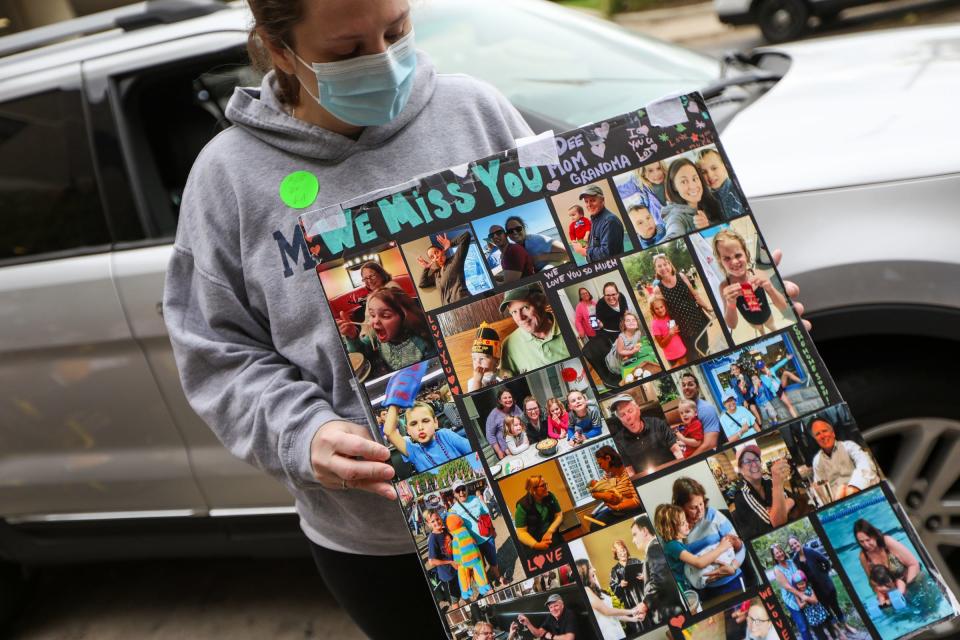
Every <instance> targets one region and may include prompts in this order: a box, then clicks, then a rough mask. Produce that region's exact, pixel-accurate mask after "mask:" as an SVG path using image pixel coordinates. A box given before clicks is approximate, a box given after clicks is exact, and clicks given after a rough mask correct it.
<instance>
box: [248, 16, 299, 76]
mask: <svg viewBox="0 0 960 640" xmlns="http://www.w3.org/2000/svg"><path fill="white" fill-rule="evenodd" d="M257 38H258V39H259V40H260V42H261V43H262V44H263V48H264V49H265V50H266V52H267V54H268V55H269V56H270V62H272V63H273V66H274V68H276V69H280V71H283V72H284V73H288V74H290V75H296V72H297V69H296V66H297V60H296V57H295V56H294V55H293V52H292V51H290V50H289V49H287V47H285V46H284V45H283V43H280V42H275V41H273V40H271V39H270V38H268V37H267V35H266V34H265V33H264V32H263V30H262V29H260V28H258V29H257Z"/></svg>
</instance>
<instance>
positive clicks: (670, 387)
mask: <svg viewBox="0 0 960 640" xmlns="http://www.w3.org/2000/svg"><path fill="white" fill-rule="evenodd" d="M657 397H658V399H659V400H660V404H666V403H668V402H670V401H671V400H676V399H677V398H679V397H680V392H679V391H678V390H677V385H676V384H675V383H674V382H673V378H672V377H670V376H663V377H662V378H660V379H659V380H658V381H657Z"/></svg>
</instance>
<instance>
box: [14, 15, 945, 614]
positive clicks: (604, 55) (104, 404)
mask: <svg viewBox="0 0 960 640" xmlns="http://www.w3.org/2000/svg"><path fill="white" fill-rule="evenodd" d="M187 5H188V7H190V9H189V10H187V11H183V12H181V13H178V14H176V15H167V16H158V12H162V11H163V8H162V6H161V5H159V3H158V5H157V6H152V5H147V8H146V9H144V7H143V6H142V5H136V6H133V7H128V8H124V9H120V10H117V11H114V12H110V13H107V14H100V15H98V16H92V17H88V18H84V19H82V20H80V21H73V22H67V23H61V24H58V25H53V26H52V27H47V28H43V29H38V30H35V31H31V32H26V33H23V34H16V35H13V36H7V37H4V38H0V202H2V203H3V206H2V209H0V211H2V215H3V225H2V227H0V229H2V231H0V237H2V238H3V242H2V244H0V315H2V317H3V323H2V325H0V327H2V328H0V389H3V394H2V397H3V401H2V402H0V558H4V559H6V560H7V562H8V563H19V564H30V563H36V562H56V561H58V560H61V559H74V560H75V559H78V558H85V559H95V558H104V557H118V556H124V557H130V556H138V555H139V556H144V555H156V554H161V553H162V554H167V555H169V554H172V553H177V554H184V553H198V554H210V553H237V552H244V553H256V552H262V551H264V550H266V549H276V548H277V545H270V544H268V542H269V541H271V540H272V541H278V540H279V541H281V544H286V548H287V549H291V548H292V549H298V550H299V549H300V548H301V547H299V546H297V545H296V544H294V545H290V544H287V543H286V541H289V540H301V541H302V537H301V536H300V534H299V533H298V531H297V528H296V523H297V518H296V516H295V514H294V512H293V509H292V506H291V504H290V502H291V501H290V496H289V495H288V494H287V493H286V492H285V491H284V490H283V489H282V488H281V487H280V486H279V485H278V484H276V483H275V482H273V481H272V480H271V479H269V478H268V477H266V476H265V475H264V474H262V473H260V472H258V471H256V470H255V469H252V468H251V467H249V466H247V465H245V464H244V463H242V462H240V461H238V460H236V459H234V458H233V457H231V455H230V454H229V453H228V452H227V451H226V450H225V449H224V448H223V447H222V446H221V445H220V443H219V442H218V441H217V440H216V438H215V437H214V436H213V434H212V433H211V431H210V430H209V429H208V428H207V427H206V426H205V425H204V424H203V423H202V422H201V421H200V420H199V418H197V416H196V415H195V414H194V413H193V411H192V410H191V409H190V407H189V405H188V404H187V402H186V400H185V398H184V397H183V394H182V391H181V388H180V382H179V379H178V376H177V372H176V367H175V365H174V361H173V357H172V353H171V350H170V345H169V341H168V338H167V335H166V332H165V329H164V324H163V320H162V317H161V312H162V309H161V308H160V301H161V300H162V297H163V296H162V286H163V281H164V269H165V267H166V264H167V261H168V258H169V255H170V251H171V242H172V238H173V234H174V231H175V229H176V222H177V210H178V206H179V199H180V194H181V191H182V188H183V185H184V183H185V180H186V175H187V172H188V171H189V168H190V166H191V164H192V163H193V159H194V157H195V156H196V153H197V152H198V151H199V149H200V148H201V147H202V146H203V145H204V144H205V143H206V142H207V141H208V140H209V139H210V137H212V136H213V135H214V134H215V133H216V132H217V131H218V130H219V129H220V128H222V127H223V126H226V122H225V119H224V117H223V108H224V106H225V103H226V100H227V99H228V97H229V95H230V94H231V92H232V90H233V87H234V86H235V85H237V84H238V83H242V84H250V83H255V82H257V78H256V75H255V74H254V73H253V72H252V71H251V69H250V68H249V65H248V62H247V61H246V58H245V56H244V53H243V47H244V44H245V41H246V29H247V28H248V25H249V23H250V17H249V15H248V13H247V10H246V8H245V7H244V5H243V4H241V3H237V4H233V5H230V6H228V7H226V8H225V7H224V6H223V5H220V3H217V2H212V1H211V2H205V1H204V0H195V1H194V2H191V3H187ZM144 11H146V12H147V13H144ZM161 17H163V18H165V19H160V18H161ZM160 22H168V23H169V24H158V23H160ZM416 29H417V38H418V42H419V44H420V46H421V47H422V48H424V49H425V50H426V51H427V52H428V53H429V55H431V56H432V57H433V59H434V61H435V62H436V64H437V65H438V67H439V68H440V69H441V70H442V71H450V72H466V73H470V74H473V75H475V76H478V77H480V78H483V79H486V80H488V81H489V82H491V83H493V84H495V85H496V86H498V87H499V88H500V90H501V91H503V92H504V93H505V94H506V95H507V97H509V98H510V100H511V101H512V102H513V103H514V104H515V105H516V106H517V107H518V108H519V109H520V110H521V111H522V112H523V114H524V115H525V117H526V118H527V119H528V121H529V122H530V123H531V125H532V126H533V127H534V128H535V129H538V130H545V129H550V128H552V129H554V130H556V131H561V130H564V129H567V128H570V127H573V126H578V125H581V124H584V123H586V122H589V121H596V120H600V119H603V118H607V117H610V116H613V115H616V114H618V113H622V112H625V111H628V110H631V109H635V108H637V107H638V106H641V105H644V104H646V103H648V102H650V101H651V100H653V99H655V98H657V97H659V96H662V95H664V94H668V93H678V92H687V91H691V90H695V89H701V90H703V91H704V94H705V95H706V96H707V97H708V98H709V101H710V104H711V111H712V113H713V114H714V117H715V120H716V122H717V123H718V125H719V126H720V127H721V130H722V136H721V140H722V142H723V144H724V146H725V148H726V150H727V151H728V153H729V155H730V157H731V158H732V162H733V167H734V169H735V171H736V174H737V176H738V177H739V179H740V181H741V183H742V185H743V187H744V189H745V191H746V193H747V195H748V197H749V199H750V204H751V206H752V207H753V209H754V211H755V213H756V215H757V217H758V218H759V220H760V224H761V227H762V229H763V232H764V234H765V236H766V238H767V240H768V242H769V243H770V244H771V245H772V246H774V247H777V246H779V247H781V248H782V249H783V251H784V254H785V258H784V263H783V272H784V274H785V275H787V276H789V277H791V278H793V279H794V280H795V281H797V282H798V283H799V284H800V285H801V287H802V289H803V294H802V296H801V299H802V300H803V302H804V303H805V304H806V306H807V317H809V318H811V319H812V320H813V322H814V325H815V330H814V334H813V335H814V338H815V339H816V340H817V345H818V347H819V349H820V350H821V352H822V354H823V356H824V358H825V360H826V362H827V364H828V366H829V368H830V370H831V373H832V374H833V375H834V377H835V378H836V379H837V382H838V384H839V386H840V389H841V392H842V393H843V395H844V397H845V399H846V400H847V401H849V403H850V405H851V406H852V409H853V412H854V415H855V416H856V417H857V419H858V420H859V422H860V424H861V427H862V428H863V429H864V430H865V431H866V435H867V437H868V439H870V440H871V441H872V442H873V443H874V448H875V453H876V454H877V456H878V459H879V460H880V462H881V464H882V465H883V467H884V468H885V470H886V471H887V473H888V474H889V476H890V477H891V478H892V479H893V481H894V483H895V485H896V488H897V492H898V494H899V495H900V497H901V499H902V500H903V501H904V503H905V504H906V505H907V507H908V509H909V512H910V516H911V518H912V519H913V521H914V522H915V524H916V525H917V526H918V528H919V529H920V532H921V535H922V536H923V537H924V539H925V541H926V542H927V545H928V549H929V550H930V552H931V554H932V555H933V556H934V560H935V561H936V562H937V564H938V565H939V566H941V567H950V568H951V569H955V568H956V565H957V559H958V556H957V553H958V549H960V528H958V527H957V520H958V518H960V494H958V492H957V490H956V489H955V488H954V485H955V483H957V480H958V478H960V465H956V464H946V463H947V462H948V461H952V460H953V459H956V454H960V408H958V407H960V405H957V403H955V402H954V401H953V398H952V394H953V393H955V389H954V387H955V384H956V381H957V379H958V378H957V375H956V373H955V370H954V366H955V365H954V362H955V361H956V360H957V358H958V356H960V284H958V283H960V258H958V255H960V252H958V250H957V248H956V244H957V242H958V241H960V216H958V215H957V213H958V212H957V202H958V200H960V154H958V153H957V152H956V148H957V144H956V140H957V137H958V136H957V133H956V130H955V129H954V128H953V127H954V126H955V125H954V123H953V120H954V117H953V112H954V111H956V109H957V107H956V104H955V100H956V97H957V96H960V54H958V52H960V48H958V45H957V43H958V42H960V26H947V27H937V28H914V29H909V30H904V31H893V32H878V33H872V34H869V35H864V36H848V37H844V38H836V39H825V40H819V41H817V42H812V43H807V44H798V45H792V46H789V47H783V48H779V49H765V50H761V51H759V52H755V53H753V54H750V55H747V56H742V57H740V58H739V59H734V60H730V61H728V62H726V63H721V62H719V61H717V60H714V59H712V58H708V57H705V56H702V55H699V54H696V53H692V52H689V51H685V50H683V49H680V48H677V47H674V46H671V45H667V44H664V43H661V42H658V41H656V40H652V39H648V38H643V37H640V36H637V35H634V34H632V33H629V32H626V31H624V30H622V29H620V28H618V27H615V26H613V25H611V24H610V23H607V22H603V21H600V20H594V19H591V18H589V17H587V16H584V15H582V14H580V13H576V12H572V11H569V10H565V9H563V8H560V7H557V6H555V5H553V4H552V3H550V2H546V1H540V0H509V1H507V0H484V1H483V2H477V1H473V2H468V1H467V0H431V2H429V3H424V4H423V6H421V7H420V8H419V9H418V12H417V14H416ZM65 37H70V39H67V40H63V41H59V40H62V39H63V38H65ZM298 233H299V230H298V228H297V227H295V226H294V224H291V226H290V228H289V229H282V230H278V231H277V233H276V234H275V237H274V239H275V240H276V242H277V260H278V264H281V263H282V265H283V266H284V267H285V268H286V269H288V270H289V271H290V273H291V277H301V278H303V279H304V282H306V281H307V278H315V275H314V272H313V264H312V260H311V258H310V257H309V253H308V252H307V250H306V246H305V244H304V243H303V238H302V235H298ZM300 544H301V545H302V542H301V543H300ZM16 575H17V572H16V570H11V565H10V564H8V565H6V566H5V565H3V564H2V563H0V609H2V608H3V606H5V605H8V604H10V603H11V602H12V600H13V599H12V598H9V597H5V596H4V592H3V589H4V586H3V582H4V581H5V580H6V581H9V580H12V579H13V578H14V577H15V576H16ZM947 578H948V581H949V582H951V586H953V587H954V591H955V592H960V591H958V589H957V584H956V582H955V580H954V578H953V576H952V575H950V576H947ZM7 588H8V589H9V587H7ZM0 613H2V612H0Z"/></svg>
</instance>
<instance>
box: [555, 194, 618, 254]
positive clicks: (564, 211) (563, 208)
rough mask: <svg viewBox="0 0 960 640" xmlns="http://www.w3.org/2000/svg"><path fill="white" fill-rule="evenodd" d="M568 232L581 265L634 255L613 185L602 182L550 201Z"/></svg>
mask: <svg viewBox="0 0 960 640" xmlns="http://www.w3.org/2000/svg"><path fill="white" fill-rule="evenodd" d="M550 200H551V202H552V204H553V209H554V210H555V211H556V212H557V217H558V218H559V219H561V220H566V221H567V228H566V229H564V231H565V232H566V233H565V236H566V240H567V243H568V244H569V246H570V249H571V255H572V256H573V259H574V261H575V262H576V263H577V264H578V265H582V264H586V263H588V262H597V261H598V260H605V259H606V258H613V257H616V256H619V255H621V254H623V253H624V252H629V251H633V241H632V240H630V236H629V234H628V233H627V232H626V228H625V227H624V225H623V212H622V211H620V208H619V205H618V203H617V199H616V197H614V191H613V189H611V186H610V183H609V182H607V181H606V180H600V181H598V182H593V183H590V184H585V185H583V186H581V187H578V188H577V189H572V190H570V191H566V192H564V193H560V194H558V195H555V196H551V198H550Z"/></svg>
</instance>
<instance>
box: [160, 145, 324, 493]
mask: <svg viewBox="0 0 960 640" xmlns="http://www.w3.org/2000/svg"><path fill="white" fill-rule="evenodd" d="M202 158H203V154H201V160H198V163H197V165H196V166H195V169H194V171H193V172H192V174H191V177H190V181H189V182H188V185H187V188H186V189H185V192H184V199H183V204H182V207H181V213H180V223H179V225H178V229H177V240H176V243H175V245H174V250H173V254H172V256H171V259H170V264H169V266H168V268H167V276H166V285H165V290H164V300H163V311H164V320H165V322H166V325H167V331H168V332H169V334H170V341H171V343H172V345H173V352H174V356H175V357H176V362H177V368H178V369H179V372H180V380H181V383H182V385H183V390H184V392H185V394H186V397H187V399H188V400H189V402H190V405H191V406H192V407H193V409H194V411H196V412H197V413H198V414H199V415H200V417H201V418H203V420H204V421H205V422H206V423H207V424H208V425H209V426H210V428H211V429H212V430H213V431H214V433H215V434H216V435H217V437H218V438H219V439H220V441H221V442H223V444H224V445H225V446H226V447H227V448H228V449H229V450H230V452H231V453H233V454H234V455H235V456H237V457H239V458H241V459H243V460H245V461H247V462H249V463H251V464H253V465H255V466H257V467H259V468H260V469H263V470H264V471H266V472H267V473H269V474H270V475H272V476H274V477H276V478H278V479H280V480H284V479H288V480H289V481H290V482H292V483H293V484H294V485H296V486H301V487H304V486H306V485H309V484H311V483H313V484H318V483H317V481H316V479H315V478H314V476H313V472H312V469H311V465H310V443H311V440H312V438H313V435H314V433H316V430H317V429H318V428H319V427H320V426H321V425H323V424H325V423H327V422H329V421H331V420H336V419H339V418H340V416H338V415H337V413H336V412H335V411H334V410H333V408H332V407H331V405H330V402H329V399H328V396H327V394H325V391H324V389H323V388H322V387H321V386H320V385H318V384H316V383H314V382H312V381H308V380H305V379H303V376H302V374H301V371H300V369H299V368H298V367H296V366H294V365H293V364H291V363H290V362H289V361H287V360H286V359H285V358H284V357H283V356H281V355H280V354H279V353H277V350H276V349H275V348H274V347H273V344H272V340H271V334H270V327H269V325H268V323H267V321H266V318H265V317H263V315H262V314H260V313H258V312H257V311H256V310H254V309H252V308H251V306H250V305H249V304H248V302H247V296H246V292H245V288H244V286H243V272H242V267H241V264H240V258H239V256H240V250H239V235H238V234H239V232H238V231H237V227H238V226H239V225H238V223H237V212H236V210H231V208H233V207H236V206H237V205H236V201H235V200H234V199H233V198H231V197H230V195H229V194H230V191H229V183H228V182H227V181H226V179H225V178H222V176H221V178H222V179H218V176H217V175H215V174H216V173H217V171H216V168H213V169H211V168H210V167H209V166H203V165H204V164H205V163H203V162H202ZM225 194H226V195H225Z"/></svg>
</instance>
